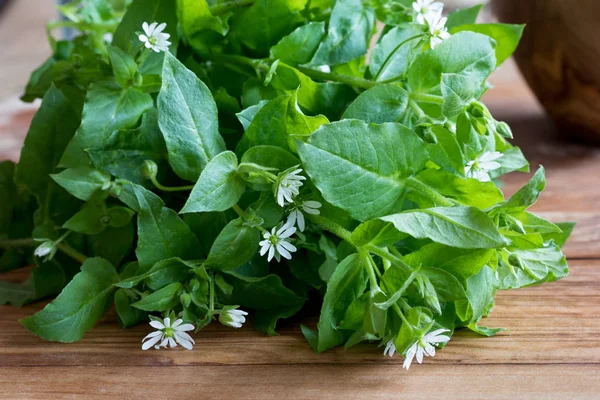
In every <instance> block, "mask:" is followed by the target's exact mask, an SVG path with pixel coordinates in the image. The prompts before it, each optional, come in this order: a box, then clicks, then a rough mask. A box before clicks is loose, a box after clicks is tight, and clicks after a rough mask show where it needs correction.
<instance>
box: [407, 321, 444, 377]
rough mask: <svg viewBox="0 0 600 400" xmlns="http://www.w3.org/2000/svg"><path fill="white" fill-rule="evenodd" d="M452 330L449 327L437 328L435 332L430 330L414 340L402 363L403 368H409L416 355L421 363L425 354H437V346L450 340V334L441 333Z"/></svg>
mask: <svg viewBox="0 0 600 400" xmlns="http://www.w3.org/2000/svg"><path fill="white" fill-rule="evenodd" d="M444 332H450V331H449V330H448V329H437V330H435V331H433V332H429V333H428V334H426V335H425V336H423V337H422V338H421V339H420V340H417V341H416V342H414V343H413V344H412V345H411V346H410V347H409V348H408V350H407V351H406V359H405V360H404V363H403V364H402V367H403V368H406V370H408V369H409V368H410V364H412V361H413V359H414V358H415V355H416V356H417V361H418V362H419V364H421V363H422V362H423V356H429V357H433V356H435V346H437V345H439V344H440V343H446V342H447V341H448V340H450V337H449V336H446V335H441V333H444Z"/></svg>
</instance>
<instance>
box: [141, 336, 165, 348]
mask: <svg viewBox="0 0 600 400" xmlns="http://www.w3.org/2000/svg"><path fill="white" fill-rule="evenodd" d="M161 337H162V336H154V337H152V338H150V340H148V341H146V342H144V343H142V350H148V349H149V348H150V347H152V346H154V345H155V344H156V343H157V342H158V341H159V340H160V338H161Z"/></svg>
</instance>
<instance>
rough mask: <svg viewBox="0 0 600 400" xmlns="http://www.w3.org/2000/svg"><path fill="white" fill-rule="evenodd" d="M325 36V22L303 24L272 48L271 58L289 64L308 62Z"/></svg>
mask: <svg viewBox="0 0 600 400" xmlns="http://www.w3.org/2000/svg"><path fill="white" fill-rule="evenodd" d="M324 36H325V23H324V22H310V23H308V24H306V25H302V26H301V27H299V28H297V29H296V30H295V31H293V32H292V33H290V34H289V35H287V36H286V37H284V38H283V39H281V40H280V41H279V43H277V44H276V45H275V46H273V47H272V48H271V58H273V59H279V60H281V61H283V62H284V63H286V64H289V65H299V64H306V63H308V62H309V61H310V60H311V59H312V58H313V56H314V54H315V52H316V51H317V48H318V47H319V44H320V43H321V39H323V37H324Z"/></svg>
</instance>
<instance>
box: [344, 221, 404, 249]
mask: <svg viewBox="0 0 600 400" xmlns="http://www.w3.org/2000/svg"><path fill="white" fill-rule="evenodd" d="M405 237H406V234H404V233H401V232H398V230H397V229H396V228H395V227H394V225H393V224H391V223H389V222H384V221H382V220H380V219H372V220H370V221H367V222H363V223H362V224H360V225H359V226H357V227H356V229H354V231H352V236H351V238H350V239H351V241H352V244H353V245H355V246H358V247H364V246H368V245H373V246H381V247H387V246H393V245H394V244H396V243H397V242H399V241H400V240H402V239H404V238H405Z"/></svg>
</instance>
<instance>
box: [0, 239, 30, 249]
mask: <svg viewBox="0 0 600 400" xmlns="http://www.w3.org/2000/svg"><path fill="white" fill-rule="evenodd" d="M33 246H35V241H34V240H33V239H32V238H25V239H2V240H0V249H16V248H19V247H33Z"/></svg>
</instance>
